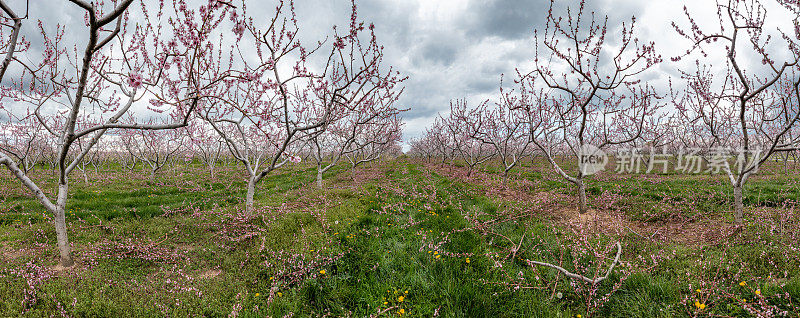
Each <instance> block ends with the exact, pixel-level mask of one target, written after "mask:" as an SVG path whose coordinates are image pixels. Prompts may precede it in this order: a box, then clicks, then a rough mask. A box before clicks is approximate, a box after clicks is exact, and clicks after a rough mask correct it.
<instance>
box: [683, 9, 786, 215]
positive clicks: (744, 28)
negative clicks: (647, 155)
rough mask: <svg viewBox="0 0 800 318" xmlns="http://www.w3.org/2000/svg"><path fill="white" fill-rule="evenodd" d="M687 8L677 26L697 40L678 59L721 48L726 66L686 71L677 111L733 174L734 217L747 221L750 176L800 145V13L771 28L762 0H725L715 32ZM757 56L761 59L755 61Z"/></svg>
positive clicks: (713, 161) (700, 65) (712, 158)
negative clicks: (684, 23) (785, 25)
mask: <svg viewBox="0 0 800 318" xmlns="http://www.w3.org/2000/svg"><path fill="white" fill-rule="evenodd" d="M780 2H781V3H782V4H783V6H784V7H785V9H786V10H787V11H788V13H789V14H790V15H792V16H795V17H797V16H798V14H800V8H798V7H797V4H796V2H794V1H780ZM684 11H685V14H686V17H687V19H688V22H689V27H688V28H681V27H680V26H678V25H677V24H676V23H673V26H674V28H675V30H676V31H677V32H678V34H680V35H681V36H683V37H684V38H686V39H688V40H689V41H691V47H690V48H689V49H688V50H687V51H686V54H684V55H682V56H679V57H676V58H674V60H676V61H677V60H680V59H682V58H686V57H688V56H690V55H691V54H692V53H694V52H699V54H702V57H703V58H704V59H710V58H708V57H709V53H721V54H724V59H725V67H726V68H725V72H723V73H722V74H718V73H717V72H715V71H714V70H713V69H712V68H711V67H710V66H709V65H707V64H704V63H701V62H700V61H699V60H698V61H697V62H696V65H697V69H696V70H695V71H693V72H686V71H685V72H682V77H683V79H684V80H686V82H687V88H686V90H685V94H684V95H683V96H681V97H679V98H678V99H677V100H676V107H677V108H678V110H679V111H678V115H679V116H681V118H682V120H683V122H684V123H686V126H687V127H689V129H690V130H691V132H692V133H693V134H692V137H694V138H695V139H696V140H697V143H699V144H700V145H702V146H705V147H707V148H711V149H706V152H707V153H706V155H707V157H710V158H708V160H710V161H711V162H709V165H710V166H711V168H712V169H714V170H722V171H717V172H722V173H724V174H726V175H727V176H728V180H729V182H730V184H731V186H732V187H733V195H734V204H733V205H734V213H735V220H736V222H737V223H739V224H742V223H743V214H744V203H743V197H744V195H743V191H744V186H745V184H746V183H747V180H748V178H749V177H750V176H751V175H752V174H753V173H756V172H757V171H758V169H759V167H760V166H761V165H762V164H763V163H764V162H766V160H767V159H768V158H770V156H772V155H773V154H775V153H779V152H791V151H796V150H797V149H798V148H800V137H798V136H797V135H796V134H792V131H793V129H794V127H796V126H797V122H798V120H799V119H800V109H799V108H798V105H800V95H798V86H799V85H800V79H798V73H797V71H798V69H797V64H798V58H799V57H800V47H799V46H798V40H800V34H798V33H797V32H798V28H799V27H800V22H798V20H797V18H795V19H794V20H792V21H789V22H791V24H792V25H793V28H794V30H792V31H793V32H784V31H783V30H781V29H776V30H772V31H774V32H771V30H767V27H766V25H765V22H766V21H767V10H766V7H765V6H764V5H763V4H762V3H761V2H760V1H744V0H729V1H727V2H723V3H718V4H717V17H718V25H719V28H718V29H715V30H706V29H703V28H701V27H700V26H699V25H698V24H697V22H696V20H695V19H694V18H693V16H692V15H691V14H690V13H689V11H688V9H686V8H685V7H684ZM776 35H777V36H776ZM773 36H776V37H773ZM773 39H778V40H777V42H778V43H774V42H773ZM712 56H713V55H712ZM752 57H756V59H758V60H760V64H761V65H760V66H757V65H754V64H752V63H750V61H751V60H752ZM776 57H783V58H781V61H779V60H778V58H776ZM709 152H710V153H709ZM729 156H732V157H735V158H736V160H735V164H734V165H733V166H732V165H731V162H730V161H729V160H726V158H728V157H729ZM717 168H719V169H717Z"/></svg>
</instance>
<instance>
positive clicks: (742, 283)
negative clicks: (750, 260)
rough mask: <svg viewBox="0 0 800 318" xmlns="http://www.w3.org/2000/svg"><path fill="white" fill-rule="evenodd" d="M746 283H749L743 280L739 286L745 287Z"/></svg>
mask: <svg viewBox="0 0 800 318" xmlns="http://www.w3.org/2000/svg"><path fill="white" fill-rule="evenodd" d="M745 285H747V282H745V281H742V282H741V283H739V286H742V287H744V286H745Z"/></svg>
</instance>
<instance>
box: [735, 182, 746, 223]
mask: <svg viewBox="0 0 800 318" xmlns="http://www.w3.org/2000/svg"><path fill="white" fill-rule="evenodd" d="M733 199H734V209H735V213H736V223H737V224H740V225H741V224H742V223H744V202H743V201H744V198H743V195H742V186H741V185H739V186H734V187H733Z"/></svg>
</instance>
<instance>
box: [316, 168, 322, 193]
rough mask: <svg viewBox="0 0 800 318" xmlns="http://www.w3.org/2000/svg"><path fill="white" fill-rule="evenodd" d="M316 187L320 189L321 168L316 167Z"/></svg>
mask: <svg viewBox="0 0 800 318" xmlns="http://www.w3.org/2000/svg"><path fill="white" fill-rule="evenodd" d="M317 187H318V188H320V189H322V166H320V165H317Z"/></svg>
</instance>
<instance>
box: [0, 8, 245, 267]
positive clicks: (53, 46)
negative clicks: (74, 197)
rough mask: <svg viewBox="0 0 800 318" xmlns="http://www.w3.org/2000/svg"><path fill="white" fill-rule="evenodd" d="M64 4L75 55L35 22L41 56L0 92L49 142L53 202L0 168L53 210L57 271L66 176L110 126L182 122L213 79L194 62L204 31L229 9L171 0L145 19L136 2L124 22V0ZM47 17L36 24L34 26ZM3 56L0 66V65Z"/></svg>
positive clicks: (204, 46) (206, 50) (202, 60)
mask: <svg viewBox="0 0 800 318" xmlns="http://www.w3.org/2000/svg"><path fill="white" fill-rule="evenodd" d="M70 2H72V3H73V4H74V5H75V6H76V7H77V8H78V9H79V10H81V11H82V12H83V13H84V16H83V18H84V20H83V21H84V23H85V27H86V33H85V36H86V40H85V41H82V42H80V43H79V44H76V45H82V46H83V50H82V51H80V55H79V53H78V52H79V51H78V50H77V46H76V50H75V52H73V50H72V49H68V47H69V46H70V45H71V44H70V43H65V42H66V38H65V37H64V34H65V32H66V30H65V28H64V27H61V26H55V27H54V28H53V29H55V31H54V33H53V32H51V30H50V29H49V28H46V27H40V32H41V34H42V41H41V45H42V46H43V50H42V56H41V58H40V59H38V60H35V61H33V62H24V63H23V62H22V61H21V60H19V59H16V60H15V61H16V62H18V63H19V64H20V65H22V67H23V69H24V70H23V73H22V75H21V76H20V78H19V79H13V81H12V88H10V89H8V91H6V92H5V93H6V94H8V95H6V96H9V95H10V96H11V97H12V98H13V100H14V102H15V104H14V108H15V109H21V108H25V107H27V109H28V110H29V111H30V113H32V114H33V115H34V116H35V118H36V119H37V120H38V121H39V122H40V123H41V124H42V126H43V127H44V129H45V131H46V133H47V134H49V135H50V136H51V137H52V138H55V139H56V140H57V145H56V146H57V147H56V156H55V161H56V162H55V165H56V166H57V183H58V189H57V194H56V197H55V199H53V198H51V197H49V196H48V195H47V194H46V193H45V192H44V191H43V190H42V189H41V188H40V187H39V185H38V184H37V182H35V181H34V180H32V179H31V178H30V177H29V176H28V175H27V174H26V173H25V171H23V170H22V169H20V168H19V167H18V166H17V165H16V164H15V163H14V161H13V160H11V159H10V158H8V157H7V156H6V155H0V164H3V165H5V166H6V167H7V168H8V169H9V170H10V171H11V173H12V174H13V175H14V176H15V177H16V178H17V179H18V180H19V181H20V182H21V183H22V184H23V185H24V186H25V187H27V188H28V189H29V190H30V191H31V193H32V194H33V195H34V196H35V197H36V198H37V199H38V201H39V202H40V203H41V204H42V205H43V206H44V207H45V208H46V209H47V210H48V211H49V212H50V213H52V214H53V216H54V223H55V228H56V235H57V242H58V249H59V254H60V264H61V266H64V267H69V266H72V265H73V263H74V261H73V259H72V253H71V246H70V243H69V239H68V237H67V224H66V221H65V213H64V211H65V208H66V205H67V200H68V197H69V196H68V193H69V175H70V173H71V172H72V171H73V169H75V168H76V167H78V166H79V164H80V163H81V162H82V160H84V158H86V156H87V155H88V154H90V153H91V152H92V149H93V147H94V146H95V145H97V143H98V142H99V141H100V139H101V138H102V137H103V136H104V135H105V134H106V132H108V131H110V130H120V129H135V130H163V129H174V128H178V127H182V126H185V125H187V120H188V118H189V115H188V114H190V113H191V112H192V111H193V109H195V108H196V107H197V105H198V103H199V102H200V101H201V100H202V99H203V98H204V94H205V92H204V91H205V90H206V89H207V88H208V87H209V86H211V85H214V84H215V83H216V82H217V78H211V77H209V73H208V72H207V71H205V67H204V65H206V64H207V63H208V62H209V60H211V59H213V54H212V52H213V50H214V45H213V44H212V43H211V42H210V38H211V35H212V32H213V31H214V30H215V29H216V27H217V26H218V25H219V21H220V20H221V19H222V17H224V16H226V15H227V13H228V12H229V11H230V10H232V9H231V7H230V5H228V4H226V3H225V2H222V1H211V2H210V3H209V4H208V5H204V6H201V7H200V8H199V9H198V10H193V9H190V8H189V7H187V6H186V5H185V4H183V3H175V6H174V12H172V13H170V12H165V10H164V9H165V8H164V7H163V4H162V7H160V8H158V9H157V12H156V13H155V14H154V15H153V14H152V12H149V11H148V9H147V8H146V7H145V6H144V4H141V6H140V7H141V10H142V11H141V15H140V16H142V17H143V18H142V19H141V20H137V21H133V20H131V19H130V16H131V15H130V14H129V11H130V8H131V7H132V6H131V5H132V4H133V3H134V1H133V0H122V1H113V2H111V3H106V4H97V3H94V2H86V1H83V0H70ZM3 9H4V10H5V9H6V8H5V6H3ZM6 12H8V11H6ZM165 14H167V15H166V16H165ZM15 21H16V20H15ZM48 23H50V22H49V21H41V22H40V24H41V25H43V26H44V25H48ZM48 26H49V25H48ZM15 34H16V32H15ZM167 39H170V40H167ZM15 40H16V36H12V37H11V39H10V42H8V44H6V45H7V46H11V47H13V45H14V44H13V42H14V41H15ZM13 51H14V50H13V49H11V50H9V52H13ZM73 53H74V55H75V56H73ZM9 55H10V54H9ZM77 56H80V57H79V58H78V57H77ZM6 57H7V60H6V61H5V62H4V64H3V65H4V66H3V72H4V71H5V67H7V66H8V64H9V62H8V55H7V56H6ZM211 75H213V74H211ZM143 99H145V100H148V101H149V103H148V102H143V101H142V100H143ZM4 100H7V98H4ZM148 111H149V114H150V115H149V116H157V115H158V114H169V115H170V117H169V118H171V119H173V121H171V122H167V123H164V124H150V123H147V122H142V121H141V120H139V117H137V116H135V115H134V113H136V114H138V115H146V114H147V113H148ZM78 145H80V146H79V147H78Z"/></svg>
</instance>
